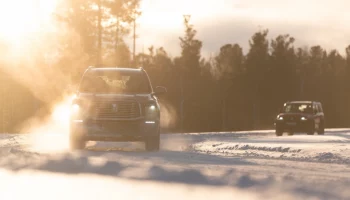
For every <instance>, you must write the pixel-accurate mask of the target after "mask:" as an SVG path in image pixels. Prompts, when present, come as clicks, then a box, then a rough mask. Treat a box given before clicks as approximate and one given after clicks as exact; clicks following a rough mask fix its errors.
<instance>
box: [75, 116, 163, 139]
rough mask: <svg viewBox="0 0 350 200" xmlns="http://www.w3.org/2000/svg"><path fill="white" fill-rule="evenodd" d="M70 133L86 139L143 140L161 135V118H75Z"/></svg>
mask: <svg viewBox="0 0 350 200" xmlns="http://www.w3.org/2000/svg"><path fill="white" fill-rule="evenodd" d="M70 134H71V135H74V136H78V137H80V138H82V139H84V140H86V141H88V140H90V141H143V140H145V139H147V138H149V137H154V136H158V135H159V120H157V121H145V120H144V119H138V120H120V121H119V120H86V121H83V120H73V121H71V124H70Z"/></svg>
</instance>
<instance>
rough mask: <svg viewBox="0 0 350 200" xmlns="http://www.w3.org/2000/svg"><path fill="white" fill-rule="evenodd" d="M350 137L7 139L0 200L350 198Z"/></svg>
mask: <svg viewBox="0 0 350 200" xmlns="http://www.w3.org/2000/svg"><path fill="white" fill-rule="evenodd" d="M349 139H350V130H349V129H330V130H327V131H326V134H325V135H323V136H319V135H312V136H309V135H304V134H298V135H294V136H282V137H276V136H274V132H273V131H269V130H267V131H247V132H236V133H189V134H164V135H162V140H161V141H162V145H161V151H160V152H145V151H143V148H144V145H143V144H142V143H103V142H89V144H88V147H87V149H86V150H83V151H76V152H70V151H69V150H68V145H67V142H68V141H67V135H65V134H57V133H56V134H42V133H41V134H28V135H16V134H1V135H0V180H1V181H0V199H10V200H13V199H14V200H17V199H36V200H40V199H67V200H68V199H74V200H76V199H86V200H89V199H94V200H95V199H104V198H106V199H107V198H108V199H117V198H119V199H120V198H123V199H191V200H195V199H201V200H202V199H249V200H252V199H254V200H255V199H286V200H288V199H312V200H313V199H327V200H328V199H350V191H349V190H348V188H349V186H350V169H349V164H350V156H349V155H350V141H349Z"/></svg>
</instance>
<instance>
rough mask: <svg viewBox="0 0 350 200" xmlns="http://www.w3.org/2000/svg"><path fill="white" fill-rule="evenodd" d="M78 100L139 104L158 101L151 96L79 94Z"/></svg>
mask: <svg viewBox="0 0 350 200" xmlns="http://www.w3.org/2000/svg"><path fill="white" fill-rule="evenodd" d="M77 99H81V100H86V101H89V100H109V99H113V100H116V101H137V102H140V103H142V102H148V101H156V100H157V99H156V97H154V96H153V95H151V94H92V93H79V94H78V95H77Z"/></svg>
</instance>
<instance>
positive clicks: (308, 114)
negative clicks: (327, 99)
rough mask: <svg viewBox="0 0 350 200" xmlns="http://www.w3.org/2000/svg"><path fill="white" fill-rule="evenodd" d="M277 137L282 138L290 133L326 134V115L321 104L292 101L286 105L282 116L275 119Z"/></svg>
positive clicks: (281, 113)
mask: <svg viewBox="0 0 350 200" xmlns="http://www.w3.org/2000/svg"><path fill="white" fill-rule="evenodd" d="M275 128H276V135H277V136H282V135H283V132H285V131H288V133H289V135H293V133H294V132H306V133H307V134H308V135H313V134H314V133H315V131H317V133H318V134H319V135H323V134H324V113H323V109H322V105H321V103H320V102H315V101H292V102H287V103H285V104H284V106H283V109H282V110H281V112H280V114H279V115H278V116H277V118H276V119H275Z"/></svg>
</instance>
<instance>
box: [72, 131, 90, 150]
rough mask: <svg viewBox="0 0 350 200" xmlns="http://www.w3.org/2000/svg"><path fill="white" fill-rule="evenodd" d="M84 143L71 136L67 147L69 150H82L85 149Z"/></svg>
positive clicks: (80, 138) (80, 139)
mask: <svg viewBox="0 0 350 200" xmlns="http://www.w3.org/2000/svg"><path fill="white" fill-rule="evenodd" d="M85 145H86V141H85V140H84V139H83V138H82V137H79V136H75V135H74V134H71V135H70V137H69V146H70V149H71V150H82V149H84V148H85Z"/></svg>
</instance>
